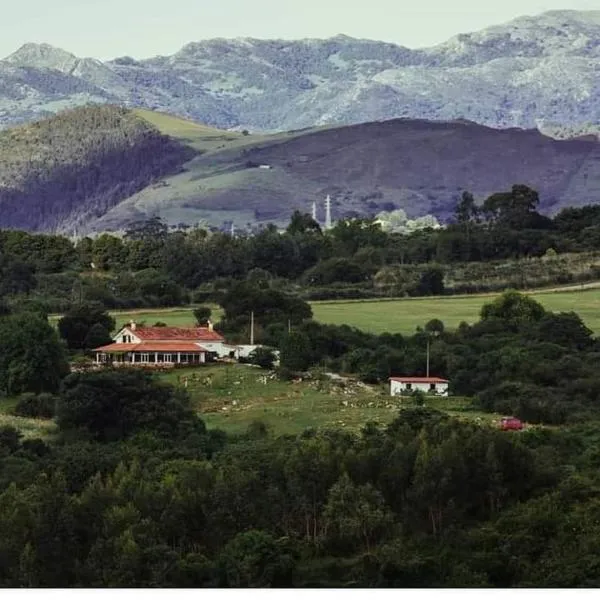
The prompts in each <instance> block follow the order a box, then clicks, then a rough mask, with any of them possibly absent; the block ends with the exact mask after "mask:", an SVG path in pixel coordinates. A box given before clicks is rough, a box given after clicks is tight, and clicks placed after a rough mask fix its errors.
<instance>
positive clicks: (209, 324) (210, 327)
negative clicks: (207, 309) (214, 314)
mask: <svg viewBox="0 0 600 600" xmlns="http://www.w3.org/2000/svg"><path fill="white" fill-rule="evenodd" d="M207 324H208V330H209V331H213V324H212V321H211V320H210V319H209V320H208V321H207Z"/></svg>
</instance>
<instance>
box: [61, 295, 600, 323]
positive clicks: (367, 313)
mask: <svg viewBox="0 0 600 600" xmlns="http://www.w3.org/2000/svg"><path fill="white" fill-rule="evenodd" d="M531 295H532V296H533V297H534V298H535V299H536V300H538V301H539V302H541V303H542V304H543V305H544V306H545V307H546V308H547V309H548V310H551V311H554V312H564V311H575V312H576V313H578V314H579V315H580V316H581V318H582V319H583V320H584V322H585V323H586V325H587V326H588V327H589V328H590V329H592V330H593V331H594V332H595V333H596V334H598V333H600V288H589V289H569V290H564V291H554V292H551V291H547V292H546V291H538V292H533V293H532V294H531ZM495 297H496V294H481V295H472V296H448V297H443V298H406V299H398V300H354V301H339V302H337V301H335V302H313V303H312V309H313V313H314V317H315V319H316V320H317V321H321V322H322V323H332V324H335V325H352V326H353V327H358V328H359V329H363V330H365V331H369V332H372V333H383V332H386V331H388V332H391V333H396V332H399V333H405V334H410V333H413V332H414V331H415V328H416V327H417V326H418V325H424V324H425V323H427V321H429V320H430V319H433V318H437V319H441V320H442V321H443V322H444V324H445V325H446V327H448V328H450V329H453V328H456V327H457V326H458V324H459V323H460V322H461V321H466V322H467V323H473V322H475V321H477V319H478V318H479V311H480V310H481V307H482V306H483V304H485V303H486V302H491V301H492V300H493V299H494V298H495ZM212 308H213V321H215V322H216V321H218V320H219V319H220V317H221V314H222V312H221V309H220V308H218V307H212ZM111 314H112V315H113V316H114V317H115V319H116V321H117V328H119V327H121V326H122V325H124V324H126V323H128V322H129V321H130V320H131V319H134V320H135V321H137V322H138V323H141V322H142V321H143V322H145V323H146V324H147V325H153V324H154V323H156V322H157V321H161V322H163V323H166V324H167V325H171V326H173V327H178V326H179V327H190V326H192V325H193V324H194V322H195V321H194V316H193V314H192V310H191V309H190V308H168V309H146V310H135V311H113V312H112V313H111ZM51 319H52V320H54V321H56V320H57V319H58V317H52V318H51Z"/></svg>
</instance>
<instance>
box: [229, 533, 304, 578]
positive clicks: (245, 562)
mask: <svg viewBox="0 0 600 600" xmlns="http://www.w3.org/2000/svg"><path fill="white" fill-rule="evenodd" d="M294 566H295V557H294V555H293V553H292V552H291V551H290V548H289V543H288V542H287V540H285V539H283V540H276V539H275V538H274V537H273V536H272V535H270V534H268V533H266V532H264V531H256V530H252V531H245V532H243V533H239V534H238V535H236V536H235V537H234V538H233V539H232V540H231V541H230V542H229V543H228V544H227V545H226V546H225V548H223V551H222V552H221V555H220V556H219V571H220V582H219V583H220V585H221V586H223V587H232V588H266V587H288V586H291V584H292V575H293V571H294Z"/></svg>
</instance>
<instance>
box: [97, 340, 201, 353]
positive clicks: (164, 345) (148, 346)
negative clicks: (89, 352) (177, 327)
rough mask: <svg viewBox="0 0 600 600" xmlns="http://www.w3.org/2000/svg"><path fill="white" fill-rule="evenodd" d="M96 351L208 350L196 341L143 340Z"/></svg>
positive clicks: (111, 345) (103, 347)
mask: <svg viewBox="0 0 600 600" xmlns="http://www.w3.org/2000/svg"><path fill="white" fill-rule="evenodd" d="M94 352H108V353H110V352H208V350H207V349H206V348H203V347H202V346H200V344H194V342H178V341H174V342H162V341H159V342H142V343H141V344H117V343H114V344H108V346H101V347H100V348H95V349H94Z"/></svg>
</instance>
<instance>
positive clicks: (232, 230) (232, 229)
mask: <svg viewBox="0 0 600 600" xmlns="http://www.w3.org/2000/svg"><path fill="white" fill-rule="evenodd" d="M231 237H235V225H234V224H233V221H232V222H231Z"/></svg>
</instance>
